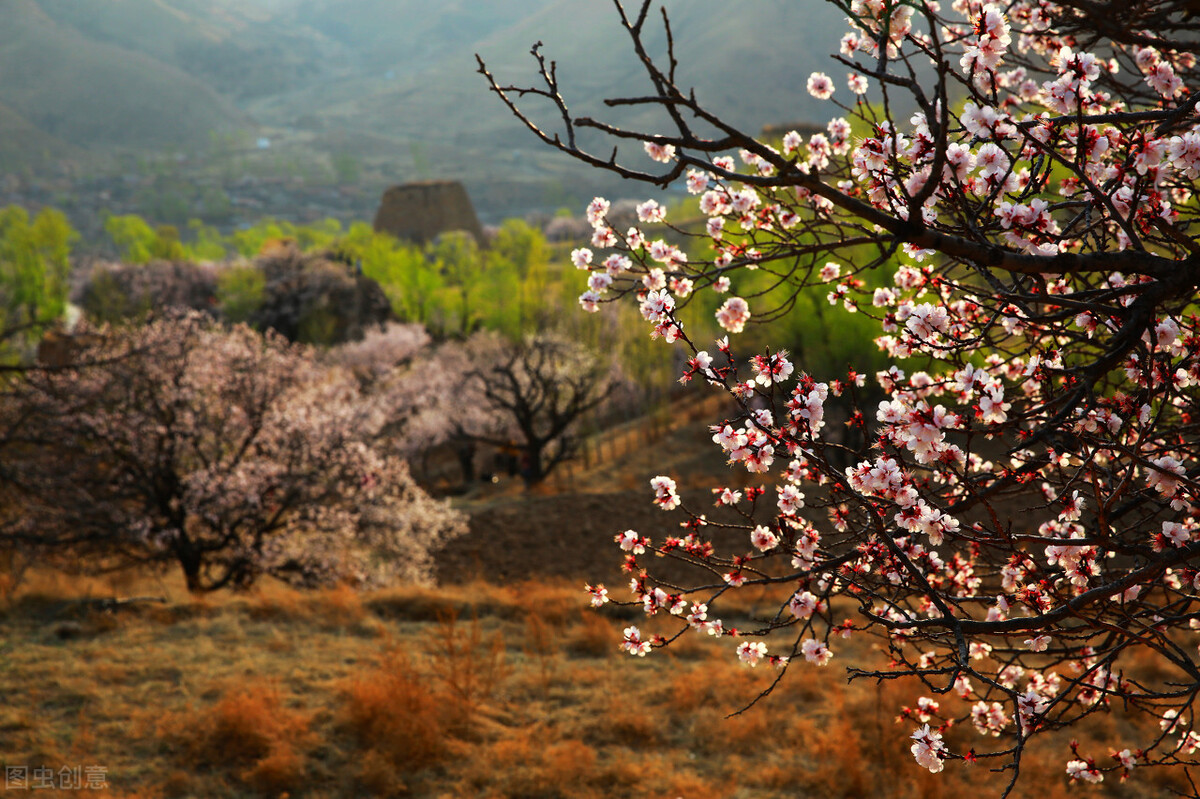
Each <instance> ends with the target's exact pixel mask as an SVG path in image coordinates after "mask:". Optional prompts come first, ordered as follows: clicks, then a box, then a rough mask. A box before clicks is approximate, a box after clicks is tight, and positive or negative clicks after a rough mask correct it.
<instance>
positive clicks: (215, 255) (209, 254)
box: [184, 219, 229, 261]
mask: <svg viewBox="0 0 1200 799" xmlns="http://www.w3.org/2000/svg"><path fill="white" fill-rule="evenodd" d="M188 230H189V231H191V241H190V242H189V243H188V244H185V245H184V247H185V249H186V250H187V257H188V258H189V259H191V260H193V261H224V260H225V258H226V257H228V255H229V251H228V250H227V249H226V246H225V239H224V237H223V236H222V235H221V231H219V230H217V229H216V228H215V227H212V226H210V225H205V224H204V223H203V222H201V221H200V220H199V219H193V220H191V221H190V222H188Z"/></svg>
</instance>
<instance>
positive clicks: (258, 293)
mask: <svg viewBox="0 0 1200 799" xmlns="http://www.w3.org/2000/svg"><path fill="white" fill-rule="evenodd" d="M266 289H267V279H266V276H265V275H263V273H262V271H261V270H260V269H258V268H257V267H254V266H249V265H240V264H239V265H235V266H230V267H228V268H226V269H225V270H224V271H222V272H221V274H220V275H219V276H218V277H217V304H218V305H219V306H220V308H221V313H222V314H223V315H224V316H225V318H226V319H228V320H229V321H230V322H246V321H249V319H250V318H251V317H252V316H253V315H254V312H255V311H257V310H258V309H259V308H261V307H262V304H263V300H264V299H265V297H266Z"/></svg>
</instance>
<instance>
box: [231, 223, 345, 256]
mask: <svg viewBox="0 0 1200 799" xmlns="http://www.w3.org/2000/svg"><path fill="white" fill-rule="evenodd" d="M341 236H342V223H341V222H339V221H337V220H336V219H325V220H322V221H321V222H317V223H315V224H313V225H296V224H293V223H292V222H286V221H282V220H279V219H264V220H262V221H261V222H259V223H258V224H257V225H254V226H253V227H249V228H246V229H244V230H237V231H234V232H233V234H232V235H231V236H230V237H229V243H230V244H231V245H232V246H233V249H234V251H235V252H237V253H238V254H239V255H243V256H245V257H246V258H253V257H254V256H256V255H258V254H259V253H261V252H262V251H263V249H264V247H266V245H268V244H269V243H271V242H281V241H292V242H295V244H296V246H297V247H298V248H299V249H300V251H301V252H308V251H309V250H314V249H320V248H324V247H329V246H331V245H332V244H333V243H334V242H335V241H337V240H338V239H339V238H340V237H341Z"/></svg>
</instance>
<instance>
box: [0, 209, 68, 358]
mask: <svg viewBox="0 0 1200 799" xmlns="http://www.w3.org/2000/svg"><path fill="white" fill-rule="evenodd" d="M77 238H78V235H77V234H76V233H75V231H74V229H72V228H71V225H70V223H68V222H67V218H66V217H65V216H63V215H62V213H60V212H58V211H55V210H53V209H45V210H43V211H41V212H40V213H39V214H38V215H37V217H35V218H33V219H32V220H31V219H30V217H29V213H28V212H27V211H26V210H25V209H24V208H19V207H17V206H9V207H8V208H5V209H3V210H0V331H3V338H2V339H0V350H3V349H7V348H8V347H9V346H12V345H14V344H15V345H18V346H19V345H28V344H30V343H32V342H33V341H34V340H36V338H37V337H38V336H39V335H40V334H41V330H40V328H41V327H42V326H44V325H46V324H49V323H51V322H53V321H55V320H57V319H59V318H61V317H62V315H63V313H64V311H65V310H66V304H67V275H68V272H69V271H70V255H71V246H72V244H74V242H75V240H76V239H77ZM10 354H11V353H3V352H2V351H0V356H2V357H8V355H10Z"/></svg>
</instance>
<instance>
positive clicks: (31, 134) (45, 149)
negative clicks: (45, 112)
mask: <svg viewBox="0 0 1200 799" xmlns="http://www.w3.org/2000/svg"><path fill="white" fill-rule="evenodd" d="M77 156H78V152H77V151H76V149H75V148H74V147H71V146H70V145H68V144H67V143H66V142H63V141H61V140H60V139H57V138H55V137H54V136H48V135H46V134H45V133H44V132H43V131H41V130H38V128H37V126H36V125H34V124H33V123H31V122H30V121H29V120H27V119H25V117H23V116H21V115H20V114H18V113H17V112H16V111H14V110H12V109H11V108H9V107H8V106H6V105H3V104H0V174H5V173H9V172H19V171H21V169H22V168H24V167H28V168H34V169H37V168H41V167H44V166H46V165H47V164H50V163H52V162H53V161H55V160H58V159H62V158H75V157H77Z"/></svg>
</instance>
